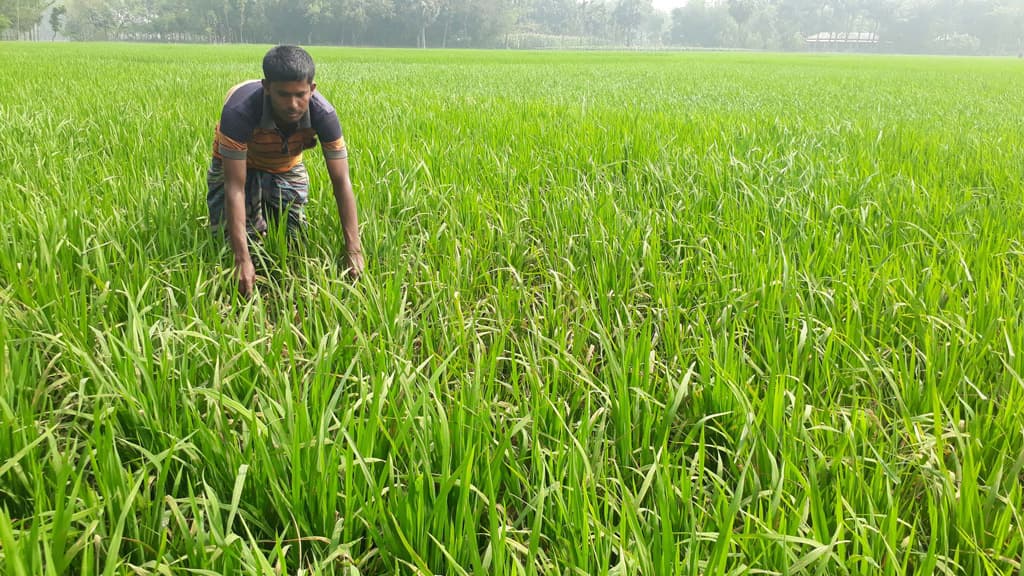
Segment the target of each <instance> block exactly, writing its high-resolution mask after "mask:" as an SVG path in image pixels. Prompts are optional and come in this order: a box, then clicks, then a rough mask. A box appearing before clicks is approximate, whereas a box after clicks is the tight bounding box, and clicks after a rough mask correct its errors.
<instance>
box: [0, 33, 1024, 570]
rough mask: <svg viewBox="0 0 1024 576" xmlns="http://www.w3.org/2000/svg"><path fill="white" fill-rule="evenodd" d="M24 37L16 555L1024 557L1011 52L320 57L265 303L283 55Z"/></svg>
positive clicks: (90, 565) (14, 224) (8, 131)
mask: <svg viewBox="0 0 1024 576" xmlns="http://www.w3.org/2000/svg"><path fill="white" fill-rule="evenodd" d="M2 48H3V51H4V54H5V55H6V56H8V57H7V58H4V59H3V60H2V61H0V82H3V85H4V86H5V92H4V98H3V99H2V101H0V112H2V117H3V118H4V121H5V124H4V125H5V129H4V130H3V131H2V132H0V148H2V149H3V150H4V151H5V153H4V154H2V155H0V173H3V174H4V175H5V177H4V178H3V179H0V573H3V574H9V575H11V576H17V575H20V574H25V575H36V574H42V575H51V574H53V575H56V574H64V573H72V574H84V575H90V574H104V575H107V574H118V575H120V574H133V575H141V574H163V575H167V574H174V575H178V574H180V575H183V576H184V575H195V574H268V575H269V574H321V575H332V574H336V575H342V574H344V575H353V574H429V573H436V574H499V575H501V574H515V575H519V574H565V575H568V574H603V575H617V574H659V575H669V574H680V575H682V574H724V573H729V574H740V573H772V574H808V573H815V574H865V575H867V574H870V575H877V574H892V575H896V574H900V575H902V574H933V573H954V574H958V573H963V574H1014V573H1017V572H1019V569H1020V566H1019V562H1020V558H1021V557H1022V555H1024V528H1022V524H1021V522H1020V512H1019V511H1020V510H1021V509H1024V502H1022V498H1024V494H1022V484H1021V478H1022V471H1024V436H1022V435H1021V430H1022V429H1024V386H1022V384H1024V381H1022V379H1021V375H1022V373H1024V372H1022V369H1024V366H1022V362H1021V356H1020V355H1021V350H1022V349H1024V329H1022V326H1024V313H1022V310H1024V305H1022V297H1024V258H1022V254H1024V250H1022V245H1021V235H1020V231H1021V230H1022V229H1024V195H1022V187H1021V180H1020V179H1021V172H1020V158H1021V157H1022V152H1024V128H1022V126H1021V124H1020V122H1017V121H1015V120H1014V119H1015V118H1016V117H1017V113H1018V111H1019V110H1020V109H1021V108H1022V106H1024V85H1022V84H1024V80H1022V77H1021V76H1020V75H1019V74H1013V73H1011V71H1012V70H1013V69H1014V67H1015V65H1016V64H1017V62H1016V61H1013V60H988V59H971V60H966V59H954V58H942V59H925V58H878V57H876V58H854V57H823V56H789V57H781V56H772V57H769V56H763V55H750V54H742V55H722V54H707V55H692V54H690V55H685V54H633V53H631V54H623V53H613V52H608V53H601V54H565V53H563V54H548V53H514V54H510V53H500V52H472V51H461V52H444V51H434V52H429V53H428V52H423V51H416V52H414V51H375V50H339V49H329V48H316V49H314V50H313V53H314V57H315V58H316V59H317V64H318V81H319V89H321V90H322V91H323V93H324V94H325V95H326V96H327V97H328V98H329V99H330V100H331V101H332V102H333V103H334V104H335V106H336V107H337V109H338V111H339V114H340V116H341V118H342V122H343V125H344V127H345V131H346V138H347V141H348V143H349V147H350V151H351V162H352V169H353V178H354V182H355V189H356V195H357V198H358V201H359V206H360V214H361V220H362V222H363V225H364V227H363V232H362V240H363V247H364V250H365V252H366V255H367V263H368V268H367V272H366V274H365V276H364V277H363V278H362V279H361V280H360V281H359V282H358V283H355V284H351V283H349V282H348V281H346V280H345V279H344V276H343V274H342V272H341V271H340V270H338V269H337V268H336V266H335V265H334V262H335V260H336V258H337V256H338V255H339V251H340V250H341V249H342V248H343V243H342V240H341V233H340V229H339V225H338V222H337V215H336V214H335V213H334V206H333V204H334V203H333V198H332V197H331V194H330V189H329V185H328V179H327V174H326V171H325V169H324V166H323V162H322V160H321V156H320V154H319V153H318V152H315V151H311V152H310V153H309V155H308V157H307V165H308V167H309V169H310V172H311V178H312V183H313V186H312V190H311V197H312V204H311V205H310V208H309V218H310V221H311V225H312V228H311V230H310V233H309V236H308V238H307V239H306V240H305V242H304V243H302V244H301V245H299V246H290V245H289V244H288V243H287V242H286V241H284V238H283V237H282V236H281V235H272V236H271V237H270V238H269V239H268V241H267V242H265V243H264V244H261V245H259V246H258V247H256V248H255V250H256V251H257V253H258V254H259V255H260V258H259V260H260V261H261V262H262V269H261V277H260V280H259V294H258V296H257V297H256V298H254V299H253V300H252V301H248V302H246V301H241V300H240V299H239V298H238V297H237V295H236V294H235V291H234V288H233V282H232V278H231V276H232V267H231V263H232V257H231V254H230V250H229V248H228V247H227V246H226V243H225V242H224V241H223V239H222V238H220V237H218V236H216V235H211V234H210V233H209V232H208V230H207V228H206V216H205V212H206V208H205V206H204V196H205V188H204V177H203V173H204V169H205V167H206V165H207V162H208V161H209V153H210V140H211V137H212V127H213V123H214V122H215V120H216V118H217V114H218V112H219V109H220V105H221V103H222V99H223V96H224V92H225V90H227V88H228V87H230V86H231V85H232V84H234V83H235V82H237V81H239V80H243V79H246V78H251V77H253V76H254V75H256V74H257V73H258V70H259V62H260V58H261V57H262V55H263V53H264V51H265V47H260V46H249V47H232V46H218V47H205V48H203V47H194V46H188V47H186V46H138V45H129V44H116V45H115V44H104V45H66V44H65V45H28V44H14V43H7V44H4V45H3V47H2Z"/></svg>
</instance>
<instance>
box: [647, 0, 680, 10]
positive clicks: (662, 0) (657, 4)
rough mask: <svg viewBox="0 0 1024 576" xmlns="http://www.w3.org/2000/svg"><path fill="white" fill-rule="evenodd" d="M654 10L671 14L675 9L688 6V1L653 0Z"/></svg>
mask: <svg viewBox="0 0 1024 576" xmlns="http://www.w3.org/2000/svg"><path fill="white" fill-rule="evenodd" d="M652 4H654V8H655V9H657V10H661V11H663V12H671V11H672V9H673V8H678V7H680V6H682V5H683V4H686V0H653V1H652Z"/></svg>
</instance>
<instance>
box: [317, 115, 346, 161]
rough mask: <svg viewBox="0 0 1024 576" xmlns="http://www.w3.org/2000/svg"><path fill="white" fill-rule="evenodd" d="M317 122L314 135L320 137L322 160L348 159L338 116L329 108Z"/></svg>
mask: <svg viewBox="0 0 1024 576" xmlns="http://www.w3.org/2000/svg"><path fill="white" fill-rule="evenodd" d="M318 120H319V121H318V122H317V124H316V135H317V136H319V137H320V142H321V144H320V147H321V148H323V151H324V158H326V159H328V160H342V159H345V158H348V150H347V149H346V148H345V137H344V136H343V135H342V133H341V123H340V122H338V114H337V113H336V112H335V111H334V109H333V108H331V109H328V110H325V111H324V113H323V115H321V116H320V118H319V119H318Z"/></svg>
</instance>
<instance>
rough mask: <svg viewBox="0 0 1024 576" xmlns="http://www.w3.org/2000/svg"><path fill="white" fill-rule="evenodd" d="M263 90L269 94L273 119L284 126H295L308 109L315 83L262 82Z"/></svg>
mask: <svg viewBox="0 0 1024 576" xmlns="http://www.w3.org/2000/svg"><path fill="white" fill-rule="evenodd" d="M263 90H264V91H265V92H266V93H267V94H270V104H271V106H273V108H274V119H276V120H277V121H278V122H281V123H284V124H295V123H296V122H298V121H299V119H300V118H302V115H303V114H305V113H306V110H308V109H309V99H310V98H312V97H313V91H314V90H316V83H315V82H314V83H310V82H306V81H304V80H299V81H295V82H270V81H268V80H264V81H263Z"/></svg>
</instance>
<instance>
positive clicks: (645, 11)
mask: <svg viewBox="0 0 1024 576" xmlns="http://www.w3.org/2000/svg"><path fill="white" fill-rule="evenodd" d="M653 14H654V6H653V4H651V0H619V3H618V4H617V5H616V6H615V10H613V11H612V19H613V20H614V21H615V25H616V26H617V27H618V28H619V29H620V30H621V31H622V35H623V40H624V41H625V44H626V46H633V45H634V44H635V43H636V42H637V40H638V36H639V34H640V32H641V30H642V28H643V25H644V23H645V22H647V20H648V18H650V16H651V15H653Z"/></svg>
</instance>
